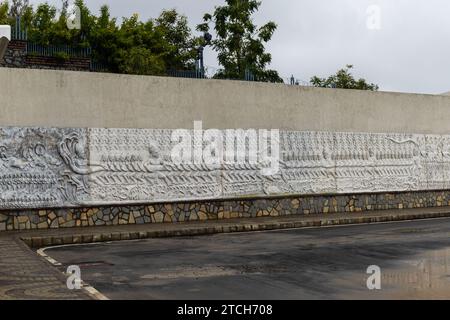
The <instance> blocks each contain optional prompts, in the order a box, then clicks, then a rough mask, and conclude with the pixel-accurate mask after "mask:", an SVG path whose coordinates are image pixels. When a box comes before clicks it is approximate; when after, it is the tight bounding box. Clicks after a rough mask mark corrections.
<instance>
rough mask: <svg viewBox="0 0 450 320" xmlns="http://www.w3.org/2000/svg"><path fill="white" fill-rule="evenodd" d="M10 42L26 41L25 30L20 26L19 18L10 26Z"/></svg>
mask: <svg viewBox="0 0 450 320" xmlns="http://www.w3.org/2000/svg"><path fill="white" fill-rule="evenodd" d="M11 40H21V41H26V40H28V34H27V29H26V28H25V26H23V25H22V23H21V19H20V17H16V19H15V23H13V24H12V25H11Z"/></svg>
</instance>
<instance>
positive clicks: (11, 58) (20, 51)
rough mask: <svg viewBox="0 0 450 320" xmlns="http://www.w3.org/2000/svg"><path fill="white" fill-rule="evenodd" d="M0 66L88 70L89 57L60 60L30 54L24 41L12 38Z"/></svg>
mask: <svg viewBox="0 0 450 320" xmlns="http://www.w3.org/2000/svg"><path fill="white" fill-rule="evenodd" d="M0 67H9V68H29V69H52V70H69V71H90V67H91V59H90V58H76V57H71V58H69V59H67V60H61V59H58V58H55V57H47V56H39V55H34V54H33V55H31V54H28V53H27V42H26V41H20V40H12V41H11V42H10V43H9V45H8V49H7V51H6V54H5V57H4V59H3V61H0Z"/></svg>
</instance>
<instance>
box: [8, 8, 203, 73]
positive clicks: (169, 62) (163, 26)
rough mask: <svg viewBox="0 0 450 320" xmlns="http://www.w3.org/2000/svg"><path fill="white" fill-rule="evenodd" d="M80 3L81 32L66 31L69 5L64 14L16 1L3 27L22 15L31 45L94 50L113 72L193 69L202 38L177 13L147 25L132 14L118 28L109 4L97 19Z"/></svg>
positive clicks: (184, 18) (99, 59)
mask: <svg viewBox="0 0 450 320" xmlns="http://www.w3.org/2000/svg"><path fill="white" fill-rule="evenodd" d="M75 4H76V5H77V6H78V7H79V8H80V11H81V30H69V28H67V24H66V21H67V16H68V12H67V9H68V2H67V0H63V1H62V8H61V10H60V12H59V15H58V10H57V8H56V7H54V6H52V5H49V4H48V3H42V4H39V5H38V6H37V7H36V8H33V7H32V6H30V5H28V1H27V0H13V2H12V6H10V4H9V3H8V1H3V2H0V22H1V23H13V22H14V19H13V18H12V17H14V16H16V15H17V14H20V15H21V17H22V23H23V24H24V25H25V26H26V28H27V31H28V38H29V40H30V41H33V42H35V43H37V44H41V45H44V46H46V45H50V44H51V45H70V46H72V47H75V48H87V47H91V48H92V54H93V58H94V60H95V61H96V62H97V63H99V64H101V65H102V66H104V67H105V68H106V69H107V70H109V71H111V72H121V73H131V74H148V75H150V74H157V75H159V74H164V73H165V72H166V70H167V69H178V70H184V69H192V68H193V66H194V63H195V58H196V54H197V53H196V50H195V44H196V43H198V39H197V38H196V37H194V36H193V35H192V31H191V29H190V28H189V25H188V21H187V18H186V17H185V16H183V15H181V14H179V13H178V12H177V11H176V10H175V9H172V10H165V11H163V12H162V13H161V15H160V16H159V17H157V18H156V19H150V20H148V21H146V22H142V21H140V20H139V17H138V16H137V15H133V16H131V17H129V18H124V19H123V21H122V23H121V24H120V25H119V24H118V22H117V19H116V18H112V17H111V14H110V11H109V8H108V6H106V5H105V6H102V7H101V9H100V12H99V14H98V15H95V14H92V13H91V12H90V10H89V8H88V7H87V6H86V4H85V1H84V0H76V1H75Z"/></svg>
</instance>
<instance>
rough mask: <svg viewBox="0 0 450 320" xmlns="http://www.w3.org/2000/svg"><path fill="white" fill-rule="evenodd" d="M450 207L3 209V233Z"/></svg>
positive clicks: (325, 199) (383, 200) (287, 201)
mask: <svg viewBox="0 0 450 320" xmlns="http://www.w3.org/2000/svg"><path fill="white" fill-rule="evenodd" d="M443 206H450V191H427V192H405V193H381V194H360V195H336V196H304V197H289V198H273V199H254V200H235V201H203V202H185V203H182V202H179V203H171V204H152V205H139V206H112V207H111V206H110V207H95V208H80V209H43V210H20V211H0V231H5V230H8V231H9V230H29V229H48V228H71V227H86V226H109V225H125V224H145V223H175V222H184V221H199V220H203V221H204V220H220V219H232V218H256V217H267V216H272V217H277V216H286V215H309V214H331V213H349V214H351V213H356V212H362V211H373V210H387V209H407V208H426V207H443Z"/></svg>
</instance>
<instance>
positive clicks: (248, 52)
mask: <svg viewBox="0 0 450 320" xmlns="http://www.w3.org/2000/svg"><path fill="white" fill-rule="evenodd" d="M260 6H261V2H260V1H256V0H226V5H225V6H219V7H216V8H215V11H214V13H213V14H205V16H204V18H203V20H204V23H202V24H199V25H198V26H197V30H198V31H202V32H208V31H209V29H210V27H209V23H211V22H212V23H213V24H214V30H215V32H216V34H217V39H215V40H213V41H212V45H213V48H214V49H215V50H216V51H217V53H218V60H219V63H220V65H221V66H222V69H221V70H219V72H218V73H217V74H216V77H217V78H226V79H243V78H244V76H245V73H246V72H251V73H252V74H253V75H254V76H255V77H256V79H257V80H258V81H267V82H282V79H281V78H280V77H279V75H278V73H277V72H276V71H274V70H267V69H266V68H267V66H268V65H269V64H270V62H271V60H272V57H271V55H270V53H267V52H266V51H265V46H264V45H265V43H267V42H269V41H270V39H271V38H272V36H273V34H274V32H275V30H276V28H277V25H276V24H275V23H274V22H268V23H267V24H265V25H264V26H262V27H260V28H258V27H257V26H256V25H255V24H254V23H253V20H252V15H253V14H254V13H256V12H257V11H258V9H259V7H260Z"/></svg>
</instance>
